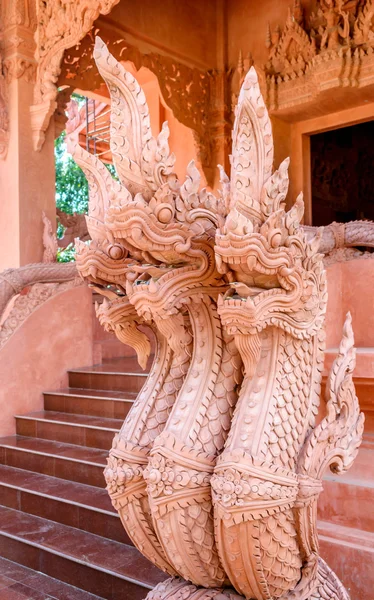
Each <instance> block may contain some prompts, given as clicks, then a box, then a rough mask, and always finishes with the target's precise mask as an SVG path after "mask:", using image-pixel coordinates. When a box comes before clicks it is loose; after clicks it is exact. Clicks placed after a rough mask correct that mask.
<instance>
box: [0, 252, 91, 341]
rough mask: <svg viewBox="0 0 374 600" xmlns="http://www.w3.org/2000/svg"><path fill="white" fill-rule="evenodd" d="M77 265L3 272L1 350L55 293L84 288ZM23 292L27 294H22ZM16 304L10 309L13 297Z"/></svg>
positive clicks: (0, 282)
mask: <svg viewBox="0 0 374 600" xmlns="http://www.w3.org/2000/svg"><path fill="white" fill-rule="evenodd" d="M82 283H83V282H82V279H81V278H80V277H79V276H78V273H77V269H76V266H75V264H74V263H66V264H62V263H40V264H39V263H37V264H33V265H26V266H25V267H20V268H18V269H7V270H6V271H2V273H0V349H1V348H2V347H3V346H4V344H5V343H6V342H7V341H8V339H9V338H10V337H11V335H12V334H13V333H14V332H15V331H16V330H17V329H18V328H19V327H20V326H21V325H22V323H23V322H24V321H25V320H26V319H27V317H28V316H29V315H30V314H31V313H32V312H34V310H36V309H37V308H38V307H39V306H40V305H41V304H43V303H44V302H46V301H47V300H49V298H51V297H52V296H54V295H55V294H58V293H61V292H64V291H66V290H67V289H70V288H72V287H76V286H78V285H82ZM21 292H25V293H24V294H21ZM14 296H18V297H17V298H16V299H15V302H14V304H13V305H12V306H10V302H11V301H12V299H13V298H14Z"/></svg>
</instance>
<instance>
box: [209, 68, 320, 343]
mask: <svg viewBox="0 0 374 600" xmlns="http://www.w3.org/2000/svg"><path fill="white" fill-rule="evenodd" d="M231 161H232V175H231V186H230V212H229V214H228V216H227V218H226V221H225V224H224V226H223V227H221V228H220V229H218V230H217V233H216V245H215V253H216V261H217V265H218V269H219V271H220V272H221V273H225V274H227V276H228V277H229V278H230V279H231V284H230V285H231V290H230V291H229V292H228V293H227V294H226V295H225V296H224V298H221V299H220V302H219V306H220V308H219V310H220V314H221V316H222V317H223V318H224V320H225V322H226V325H227V326H228V327H229V330H231V333H237V332H244V331H245V332H246V333H253V334H254V333H258V332H260V331H261V330H263V329H264V328H265V327H267V326H269V325H277V326H278V327H281V328H283V329H284V330H286V331H288V332H289V333H291V334H292V335H294V336H295V337H298V338H305V337H309V336H311V335H313V334H314V333H315V332H316V331H317V330H318V329H319V328H320V326H321V323H322V320H323V317H324V313H325V308H326V281H325V275H324V271H323V266H322V255H320V254H318V245H319V240H320V233H318V234H317V236H316V237H315V238H314V239H313V240H311V241H307V239H306V236H305V233H304V232H303V229H302V227H301V226H300V223H301V220H302V217H303V214H304V203H303V200H302V195H301V194H300V195H299V196H298V198H297V199H296V202H295V204H294V205H293V206H292V208H291V209H290V210H289V211H286V209H285V206H286V203H285V200H286V195H287V191H288V165H289V159H286V160H284V161H283V162H282V163H281V165H280V167H279V169H278V170H277V171H275V172H274V173H273V174H272V164H273V140H272V132H271V124H270V119H269V116H268V113H267V110H266V107H265V104H264V102H263V99H262V96H261V94H260V90H259V85H258V79H257V75H256V72H255V70H254V69H251V70H250V71H249V73H248V74H247V77H246V79H245V82H244V84H243V87H242V90H241V93H240V96H239V102H238V107H237V113H236V120H235V125H234V132H233V152H232V157H231ZM321 297H322V300H321Z"/></svg>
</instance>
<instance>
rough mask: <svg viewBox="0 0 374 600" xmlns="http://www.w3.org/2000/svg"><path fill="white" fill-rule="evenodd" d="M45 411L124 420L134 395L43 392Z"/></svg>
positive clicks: (63, 390)
mask: <svg viewBox="0 0 374 600" xmlns="http://www.w3.org/2000/svg"><path fill="white" fill-rule="evenodd" d="M43 396H44V408H45V409H46V410H51V411H56V412H64V413H71V414H84V415H88V416H89V415H91V416H94V417H105V418H114V419H122V420H123V419H125V417H126V416H127V414H128V412H129V410H130V409H131V407H132V405H133V402H134V400H135V399H136V393H131V392H118V391H117V392H116V391H108V390H87V389H78V388H66V389H62V390H59V391H58V392H44V394H43Z"/></svg>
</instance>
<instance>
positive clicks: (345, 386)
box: [71, 39, 363, 600]
mask: <svg viewBox="0 0 374 600" xmlns="http://www.w3.org/2000/svg"><path fill="white" fill-rule="evenodd" d="M95 60H96V62H97V65H98V68H99V71H100V73H101V75H102V77H103V78H104V80H105V81H106V83H107V85H108V88H109V91H110V94H111V107H112V115H111V139H112V153H113V160H114V163H115V165H116V169H117V173H118V176H119V182H116V181H113V180H110V179H108V178H107V176H106V173H105V171H106V169H105V167H104V166H103V165H101V164H100V161H99V160H98V159H97V158H96V157H94V156H92V155H89V154H88V153H87V152H86V151H85V150H83V149H82V148H80V147H79V145H78V144H77V141H76V140H75V141H74V140H72V141H71V150H72V152H73V155H74V157H75V159H76V160H77V162H78V164H79V165H80V166H81V167H82V168H83V169H84V170H85V172H86V173H87V174H88V176H89V185H90V208H89V216H88V218H87V222H88V227H89V231H90V233H91V237H92V239H93V241H92V242H91V244H90V246H85V247H83V245H81V244H78V246H77V257H78V258H77V267H78V270H79V271H80V273H81V275H82V276H83V277H84V278H85V279H87V280H88V281H90V283H91V284H93V285H94V286H95V289H96V290H97V291H98V292H99V293H101V294H102V295H103V296H105V297H106V298H107V301H106V302H105V303H104V304H102V305H101V307H100V309H98V315H99V318H100V320H101V322H102V323H103V324H104V325H105V326H106V327H108V328H111V329H112V330H113V331H115V332H116V335H119V334H120V335H122V332H124V331H125V322H126V320H127V321H128V327H129V332H130V331H131V333H130V335H129V336H128V339H129V341H130V343H132V345H133V347H138V350H137V352H138V356H140V359H141V361H142V358H143V359H145V357H146V356H147V350H146V348H147V344H146V342H145V341H144V339H142V338H139V330H138V332H137V331H135V330H134V327H135V329H136V328H137V325H138V324H139V322H140V320H143V321H144V322H146V323H148V324H149V325H150V326H151V328H152V329H153V330H154V332H155V336H156V353H155V360H154V363H153V366H152V368H151V371H150V374H149V376H148V378H147V380H146V382H145V384H144V386H143V388H142V390H141V391H140V392H139V395H138V397H137V400H136V401H135V403H134V406H133V408H132V410H131V411H130V413H129V415H128V417H127V418H126V420H125V422H124V424H123V427H122V429H121V431H120V433H119V434H118V435H117V436H116V437H115V440H114V442H113V447H112V450H111V452H110V457H109V460H108V466H107V468H106V470H105V476H106V481H107V489H108V492H109V494H110V496H111V499H112V502H113V505H114V506H115V508H116V509H117V510H118V512H119V514H120V517H121V520H122V522H123V524H124V526H125V528H126V530H127V532H128V534H129V536H130V537H131V539H132V540H133V542H134V544H135V545H136V546H137V547H138V548H139V549H140V550H141V552H142V553H143V554H144V555H145V556H147V557H148V558H149V559H150V560H151V561H152V562H153V563H154V564H156V565H157V566H159V567H160V568H161V569H163V570H164V571H166V572H167V573H169V574H170V575H171V576H173V579H171V580H168V581H167V582H165V583H162V584H160V585H159V586H157V588H156V589H155V590H153V591H152V592H151V593H150V594H149V596H148V599H149V600H151V599H153V600H155V599H157V600H166V599H168V598H169V599H171V598H176V599H177V598H181V599H182V598H190V599H191V600H192V599H195V600H197V598H204V599H208V598H217V600H218V598H226V599H227V600H229V599H231V600H234V598H235V599H236V598H243V599H244V598H256V599H257V600H277V599H280V600H286V599H287V600H325V599H327V598H331V599H332V598H334V599H335V600H348V593H347V592H346V590H345V589H344V587H343V585H342V584H341V583H340V582H339V580H338V579H337V577H336V575H335V574H334V573H333V572H332V571H331V569H330V568H329V567H328V566H327V565H326V563H324V561H323V560H322V559H321V558H320V557H319V551H318V538H317V534H316V514H317V511H316V504H317V500H318V496H319V494H320V493H321V491H322V483H321V479H322V476H323V473H324V471H325V470H326V469H327V468H330V469H332V470H333V471H334V472H337V473H340V472H344V471H345V470H347V469H348V468H349V467H350V465H351V464H352V462H353V460H354V458H355V456H356V454H357V451H358V448H359V445H360V442H361V438H362V431H363V415H362V414H360V409H359V405H358V400H357V397H356V395H355V390H354V386H353V382H352V370H353V368H354V358H355V354H354V353H355V351H354V348H353V334H352V328H351V322H350V316H348V317H347V320H346V324H345V328H344V332H343V340H342V343H341V346H340V348H339V353H338V356H337V358H336V360H335V362H334V364H333V367H332V370H331V374H330V379H329V383H328V386H327V415H326V417H325V418H323V419H322V421H321V422H320V424H319V425H318V426H316V425H315V417H316V414H317V412H318V406H319V396H320V391H321V378H322V368H323V359H324V339H325V335H324V317H325V311H326V304H327V290H326V274H325V270H324V266H323V255H322V254H321V253H319V251H318V248H319V245H320V242H321V237H322V232H321V231H317V233H316V235H315V236H314V237H313V238H312V239H307V236H306V233H305V231H304V230H303V228H302V227H301V225H300V221H301V219H302V217H303V210H304V206H303V200H302V195H300V196H299V197H298V199H297V200H296V202H295V204H294V206H293V207H292V208H291V209H290V210H289V211H287V212H286V210H285V200H286V195H287V190H288V164H289V160H288V159H286V160H285V161H283V163H282V164H281V165H280V167H279V169H278V170H277V171H275V172H273V152H274V148H273V138H272V129H271V124H270V119H269V116H268V112H267V110H266V107H265V104H264V101H263V99H262V96H261V93H260V90H259V85H258V79H257V76H256V72H255V71H254V69H251V70H250V71H249V73H248V74H247V76H246V77H245V79H244V81H243V85H242V89H241V92H240V96H239V103H238V108H237V113H236V120H235V125H234V131H233V148H232V172H231V180H230V179H229V178H228V177H227V175H226V174H225V173H224V171H223V169H222V168H221V190H220V193H219V196H218V197H216V196H214V195H213V194H211V193H209V192H207V190H206V189H200V176H199V172H198V170H197V169H196V167H195V165H194V164H193V163H190V165H189V166H188V170H187V177H186V180H185V181H184V182H180V181H179V180H178V179H177V177H176V175H175V174H174V173H173V165H174V160H175V159H174V156H173V155H171V154H170V151H169V146H168V129H167V126H164V127H163V129H162V131H161V133H160V134H159V136H158V137H157V138H154V137H153V136H152V134H151V131H150V121H149V113H148V108H147V103H146V100H145V96H144V94H143V92H142V90H141V88H140V87H139V85H138V83H137V81H136V80H135V79H134V77H133V76H132V75H131V74H130V73H129V72H127V71H126V70H125V69H124V68H123V66H121V65H120V64H119V63H118V62H117V61H116V60H115V59H114V57H113V56H112V55H111V54H110V53H109V51H108V49H107V48H106V46H105V45H104V44H103V42H102V41H101V40H99V39H97V40H96V45H95ZM117 328H118V329H117ZM133 334H134V335H133ZM125 335H126V333H125ZM143 364H144V360H143ZM176 575H178V576H179V578H177V577H175V576H176ZM228 585H231V586H232V587H231V588H227V586H228ZM226 588H227V589H226ZM232 588H235V590H236V591H233V589H232ZM238 594H239V596H238Z"/></svg>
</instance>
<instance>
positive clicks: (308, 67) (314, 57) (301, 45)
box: [264, 0, 374, 110]
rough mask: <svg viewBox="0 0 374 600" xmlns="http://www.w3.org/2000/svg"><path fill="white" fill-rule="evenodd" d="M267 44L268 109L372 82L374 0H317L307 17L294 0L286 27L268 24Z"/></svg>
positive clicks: (373, 79) (275, 108) (293, 104)
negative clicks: (269, 25) (272, 27)
mask: <svg viewBox="0 0 374 600" xmlns="http://www.w3.org/2000/svg"><path fill="white" fill-rule="evenodd" d="M266 46H267V47H268V49H269V60H268V62H267V63H266V65H265V67H264V70H265V75H266V103H267V106H268V107H269V109H270V110H282V109H286V108H289V107H292V106H297V105H298V104H302V103H305V102H310V101H312V100H313V99H314V98H315V97H316V96H317V95H318V94H319V93H321V92H324V91H327V90H332V89H336V88H342V87H343V88H344V87H360V88H362V87H365V86H368V85H372V84H373V82H374V76H373V65H374V22H373V3H372V0H364V1H363V2H361V1H360V0H353V1H351V0H349V1H344V0H331V1H330V0H318V1H317V6H316V9H315V12H313V13H312V14H311V15H310V17H309V18H305V16H304V13H303V9H302V5H301V3H300V0H295V2H294V5H293V9H292V10H291V9H290V10H289V13H288V17H287V20H286V23H285V25H284V26H283V28H281V27H280V26H279V25H278V26H277V27H276V28H275V29H274V30H273V31H271V30H270V28H269V30H268V32H267V39H266Z"/></svg>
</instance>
